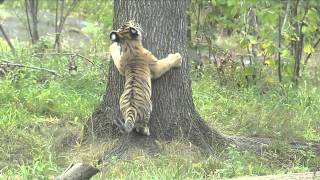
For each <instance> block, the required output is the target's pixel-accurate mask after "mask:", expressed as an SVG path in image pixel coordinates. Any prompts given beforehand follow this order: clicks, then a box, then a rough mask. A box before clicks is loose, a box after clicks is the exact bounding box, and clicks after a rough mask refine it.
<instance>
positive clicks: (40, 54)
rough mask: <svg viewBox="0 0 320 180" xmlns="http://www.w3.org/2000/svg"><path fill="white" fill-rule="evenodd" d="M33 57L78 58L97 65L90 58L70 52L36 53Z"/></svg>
mask: <svg viewBox="0 0 320 180" xmlns="http://www.w3.org/2000/svg"><path fill="white" fill-rule="evenodd" d="M32 56H34V57H37V56H77V57H80V58H82V59H85V60H87V61H88V62H90V63H91V64H92V65H95V64H94V63H93V62H92V61H91V60H90V59H89V58H87V57H85V56H83V55H81V54H78V53H72V52H68V53H58V52H51V53H35V54H33V55H32Z"/></svg>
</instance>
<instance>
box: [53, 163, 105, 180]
mask: <svg viewBox="0 0 320 180" xmlns="http://www.w3.org/2000/svg"><path fill="white" fill-rule="evenodd" d="M98 172H100V170H99V169H98V168H96V167H93V166H91V165H88V164H83V163H76V164H70V165H69V167H68V168H67V169H66V170H65V171H64V172H63V173H62V174H61V175H60V176H58V177H56V178H55V180H89V179H90V178H91V177H92V176H94V175H96V174H97V173H98Z"/></svg>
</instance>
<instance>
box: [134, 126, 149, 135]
mask: <svg viewBox="0 0 320 180" xmlns="http://www.w3.org/2000/svg"><path fill="white" fill-rule="evenodd" d="M136 131H137V132H138V133H140V134H143V135H145V136H150V130H149V127H148V126H145V127H140V128H136Z"/></svg>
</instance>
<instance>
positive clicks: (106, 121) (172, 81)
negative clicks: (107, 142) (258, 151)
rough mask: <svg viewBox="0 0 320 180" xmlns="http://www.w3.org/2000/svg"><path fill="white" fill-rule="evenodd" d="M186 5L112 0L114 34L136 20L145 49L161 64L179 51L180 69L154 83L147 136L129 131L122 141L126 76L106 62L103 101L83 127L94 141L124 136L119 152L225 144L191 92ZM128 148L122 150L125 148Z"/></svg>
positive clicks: (178, 0)
mask: <svg viewBox="0 0 320 180" xmlns="http://www.w3.org/2000/svg"><path fill="white" fill-rule="evenodd" d="M186 9H187V0H170V1H169V0H164V1H151V0H139V1H136V0H116V1H114V19H113V25H114V27H113V28H114V29H117V28H119V27H120V26H121V24H123V23H124V22H127V21H129V20H132V19H134V20H136V21H137V22H138V23H140V25H141V27H142V29H143V34H142V38H143V45H144V47H145V48H146V49H148V50H150V51H151V52H152V53H153V54H154V55H155V56H156V57H158V58H159V59H161V58H164V57H166V56H167V55H168V54H169V53H175V52H179V53H180V54H181V55H182V57H183V64H182V67H181V68H177V69H172V70H170V71H169V72H168V73H166V74H165V75H163V76H162V77H161V78H159V79H157V80H154V81H153V82H152V83H153V84H152V103H153V108H152V109H153V111H152V114H151V118H150V124H149V127H150V133H151V135H150V136H149V137H146V136H142V135H139V134H136V133H135V132H132V133H131V134H130V135H128V136H121V134H120V133H119V130H118V128H117V126H116V125H115V124H114V123H113V122H114V120H115V119H119V118H122V116H121V114H120V111H119V97H120V95H121V93H122V92H123V85H124V77H122V76H121V75H120V74H119V72H118V71H117V69H116V67H115V66H114V64H113V62H111V63H110V68H109V74H108V84H107V89H106V93H105V95H104V98H103V102H102V103H101V105H100V107H99V108H98V109H97V110H96V112H94V113H93V116H92V119H91V120H90V121H88V123H87V127H88V128H87V132H89V133H87V134H94V135H96V136H98V137H122V138H120V139H121V140H122V145H121V149H123V148H124V147H130V146H131V145H134V146H135V145H137V146H140V147H152V145H155V143H154V140H165V141H170V140H173V139H186V140H188V141H190V142H192V143H193V144H195V145H197V146H201V147H203V148H205V149H206V150H210V151H211V150H213V147H215V146H218V147H223V146H225V145H226V144H228V143H229V140H228V139H227V138H225V137H224V136H222V135H221V134H219V133H218V132H217V131H215V130H214V129H210V128H209V127H208V126H207V125H206V123H205V122H204V121H203V119H201V117H200V115H199V113H198V112H197V111H196V109H195V106H194V103H193V100H192V91H191V80H190V76H189V69H190V68H189V63H188V58H187V21H186ZM125 149H126V148H125Z"/></svg>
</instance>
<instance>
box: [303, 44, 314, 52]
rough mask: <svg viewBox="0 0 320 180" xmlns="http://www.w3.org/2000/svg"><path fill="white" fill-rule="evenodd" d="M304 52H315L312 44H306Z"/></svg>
mask: <svg viewBox="0 0 320 180" xmlns="http://www.w3.org/2000/svg"><path fill="white" fill-rule="evenodd" d="M303 52H305V53H306V54H311V53H313V52H314V48H313V47H312V46H311V45H310V44H306V45H305V46H304V48H303Z"/></svg>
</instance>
